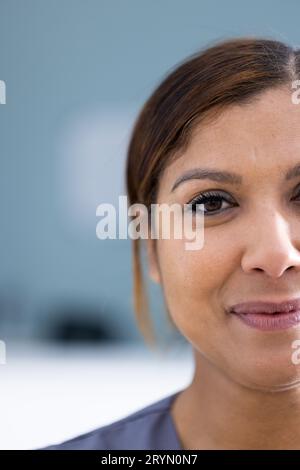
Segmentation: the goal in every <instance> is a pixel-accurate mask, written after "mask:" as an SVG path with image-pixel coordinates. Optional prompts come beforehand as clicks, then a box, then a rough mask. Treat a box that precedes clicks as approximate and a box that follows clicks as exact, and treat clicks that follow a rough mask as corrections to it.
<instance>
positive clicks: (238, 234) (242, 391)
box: [146, 86, 300, 449]
mask: <svg viewBox="0 0 300 470" xmlns="http://www.w3.org/2000/svg"><path fill="white" fill-rule="evenodd" d="M297 163H300V105H296V104H294V103H292V101H291V91H290V88H289V87H288V86H287V87H285V88H277V89H270V90H268V91H265V92H263V94H261V95H260V97H259V99H257V100H256V101H255V102H254V103H252V104H246V105H245V104H244V105H234V106H232V107H230V108H227V109H226V110H225V111H223V112H222V113H221V114H220V115H219V116H218V119H217V120H216V121H214V122H213V123H209V124H208V125H203V124H202V125H200V126H199V127H198V128H197V129H196V130H195V132H194V134H193V136H192V139H191V142H190V144H189V146H188V148H187V150H186V151H185V152H184V154H182V155H181V156H180V157H179V158H178V159H177V160H176V161H174V162H172V163H171V164H170V165H169V166H168V167H167V168H166V170H165V171H164V173H163V174H162V176H161V179H160V184H159V190H158V197H157V202H158V203H168V204H172V203H174V202H176V203H180V204H182V205H183V204H187V203H189V202H190V201H191V200H192V199H193V198H194V197H195V196H197V195H198V194H199V193H200V192H203V191H207V190H216V191H221V192H222V193H225V195H227V196H229V198H230V199H229V200H232V201H233V204H231V203H227V202H225V201H223V202H222V205H221V204H218V205H217V206H214V207H217V209H216V210H215V209H214V208H210V207H212V206H210V207H209V206H208V205H206V206H205V208H206V210H210V211H211V212H212V211H213V210H215V215H208V216H207V215H206V216H205V219H204V220H205V222H204V245H203V247H202V248H201V249H200V250H196V251H189V250H186V249H185V245H184V244H185V241H186V240H185V239H184V238H183V239H172V238H171V239H158V240H151V239H148V240H147V241H146V244H147V253H148V261H149V275H150V277H151V279H152V280H153V281H154V282H156V283H160V284H161V287H162V290H163V294H164V299H165V303H166V306H167V309H168V312H169V315H170V316H171V318H172V320H173V322H174V323H175V325H176V327H177V328H178V330H179V331H180V332H181V334H182V335H183V336H184V337H185V338H186V339H187V340H188V342H189V343H190V344H191V346H192V351H193V356H194V361H195V368H194V374H193V378H192V381H191V383H190V384H189V385H188V386H187V387H186V388H185V389H183V390H182V391H181V393H179V395H178V396H177V398H176V399H175V401H174V402H173V406H172V408H171V415H172V418H173V422H174V424H175V427H176V430H177V434H178V437H179V440H180V441H181V445H182V448H183V449H294V448H295V449H297V448H298V449H299V448H300V365H295V364H293V362H292V360H291V355H292V353H293V351H294V349H292V347H291V344H292V342H293V341H294V340H296V339H300V326H296V327H293V328H288V329H285V330H280V331H278V330H277V331H261V330H257V329H256V328H251V327H249V326H247V325H245V324H244V323H243V322H242V321H241V320H239V319H238V318H237V317H236V316H234V315H232V314H229V313H228V307H229V306H231V305H233V304H236V303H239V302H246V301H255V300H261V301H264V300H265V301H274V302H276V301H281V300H286V299H289V298H295V297H298V296H299V297H300V175H299V176H298V177H296V178H294V179H292V180H290V181H284V175H285V173H286V172H287V171H288V169H290V167H292V166H294V165H296V164H297ZM196 167H205V168H206V167H209V168H214V169H221V170H227V171H231V172H235V173H238V174H240V175H241V176H242V178H243V183H242V184H241V185H240V186H238V185H232V184H230V183H220V182H215V181H210V180H200V179H192V180H189V181H186V182H184V183H182V184H181V185H179V186H178V187H177V189H176V190H175V191H173V192H171V188H172V186H173V184H174V182H175V180H176V179H177V178H178V177H179V176H180V175H182V174H183V173H184V172H185V171H186V170H189V169H192V168H196ZM297 194H299V197H298V199H297V200H292V198H293V197H296V195H297ZM221 201H222V200H221ZM226 208H228V209H226ZM204 210H205V209H204Z"/></svg>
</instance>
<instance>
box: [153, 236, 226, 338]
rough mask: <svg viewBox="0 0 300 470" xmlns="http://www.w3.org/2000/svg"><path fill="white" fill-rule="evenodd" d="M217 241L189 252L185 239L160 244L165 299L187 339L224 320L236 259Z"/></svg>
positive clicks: (162, 241) (163, 241) (164, 241)
mask: <svg viewBox="0 0 300 470" xmlns="http://www.w3.org/2000/svg"><path fill="white" fill-rule="evenodd" d="M218 240H219V243H218V244H216V242H217V240H215V241H214V239H213V238H212V237H211V238H210V239H209V241H208V240H207V241H205V243H204V245H203V247H202V248H201V249H200V250H195V251H191V250H186V249H185V248H184V242H183V241H182V240H160V241H159V243H160V248H159V259H160V266H161V272H162V278H163V279H162V282H163V290H164V296H165V300H166V303H167V305H168V309H169V313H170V315H171V316H172V318H173V320H174V322H175V323H176V324H177V326H178V328H179V329H180V330H181V332H182V333H183V334H184V335H185V336H190V334H194V335H195V334H197V332H199V331H200V332H203V331H207V329H210V328H212V329H215V328H216V325H217V324H218V322H220V320H221V319H222V318H223V315H220V312H221V308H222V292H223V286H224V285H225V284H226V280H227V279H228V277H229V276H230V271H231V270H232V269H233V268H234V267H233V266H232V259H233V258H234V257H233V254H232V253H231V252H230V250H228V249H226V246H221V245H220V237H218ZM224 245H226V244H225V243H224ZM219 326H220V325H219Z"/></svg>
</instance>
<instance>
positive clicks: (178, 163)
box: [160, 88, 300, 192]
mask: <svg viewBox="0 0 300 470" xmlns="http://www.w3.org/2000/svg"><path fill="white" fill-rule="evenodd" d="M297 162H300V104H299V105H297V104H294V103H293V102H292V92H291V91H290V90H289V89H288V88H283V89H282V88H281V89H271V90H268V91H266V92H264V93H262V94H261V95H260V97H259V98H258V99H256V100H255V102H253V103H251V104H250V103H249V104H241V105H232V106H230V107H228V108H226V109H225V110H224V111H222V112H221V113H220V114H219V116H218V117H217V119H216V120H214V121H213V122H210V123H208V124H207V125H205V124H204V125H203V124H200V125H199V126H198V127H197V128H195V129H194V131H193V134H192V137H191V141H190V143H189V145H188V147H187V149H186V150H185V151H184V153H183V154H182V155H180V156H179V158H177V159H176V160H175V161H174V162H172V163H171V164H170V165H169V166H168V167H167V168H166V170H165V172H164V174H163V175H162V178H161V181H160V192H161V191H165V190H166V191H170V190H171V186H172V184H173V182H174V181H175V180H176V178H177V177H178V176H180V174H181V173H182V172H184V171H186V170H189V169H191V168H195V167H199V166H200V167H209V168H212V167H216V168H218V169H223V170H229V171H230V170H234V171H235V172H237V173H240V174H247V173H248V174H250V173H251V172H252V173H253V174H254V173H255V172H256V173H257V172H259V173H260V174H261V173H265V174H266V175H270V174H272V172H275V173H276V174H278V171H285V169H287V168H289V167H290V166H292V165H293V163H294V164H296V163H297Z"/></svg>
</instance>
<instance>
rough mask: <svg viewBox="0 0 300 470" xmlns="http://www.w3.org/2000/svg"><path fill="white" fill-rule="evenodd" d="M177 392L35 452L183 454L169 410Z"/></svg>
mask: <svg viewBox="0 0 300 470" xmlns="http://www.w3.org/2000/svg"><path fill="white" fill-rule="evenodd" d="M180 392H181V390H179V391H177V392H175V393H172V394H171V395H168V396H166V397H164V398H162V399H160V400H159V401H156V402H154V403H151V404H150V405H147V406H146V407H144V408H142V409H140V410H138V411H135V412H134V413H131V414H130V415H127V416H126V417H125V418H122V419H119V420H118V421H114V422H112V423H110V424H107V425H105V426H102V427H100V428H97V429H95V430H93V431H90V432H88V433H85V434H81V435H79V436H77V437H74V438H72V439H69V440H67V441H64V442H61V443H58V444H53V445H50V446H48V447H44V448H43V449H37V450H124V449H126V450H140V449H142V450H183V449H182V447H181V445H180V441H179V438H178V435H177V431H176V428H175V425H174V421H173V418H172V416H171V414H170V407H171V404H172V402H173V400H174V399H175V397H176V396H177V395H178V394H179V393H180Z"/></svg>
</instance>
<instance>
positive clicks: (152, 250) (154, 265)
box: [146, 237, 161, 284]
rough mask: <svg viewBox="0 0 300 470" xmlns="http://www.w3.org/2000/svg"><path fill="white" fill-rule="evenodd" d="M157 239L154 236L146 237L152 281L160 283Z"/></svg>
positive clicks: (149, 271)
mask: <svg viewBox="0 0 300 470" xmlns="http://www.w3.org/2000/svg"><path fill="white" fill-rule="evenodd" d="M156 243H157V240H156V239H154V238H151V237H150V238H147V239H146V248H147V259H148V266H149V268H148V273H149V276H150V278H151V279H152V281H154V282H156V283H157V284H160V282H161V276H160V269H159V263H158V256H157V245H156Z"/></svg>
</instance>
